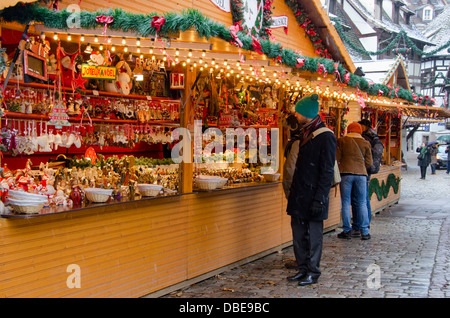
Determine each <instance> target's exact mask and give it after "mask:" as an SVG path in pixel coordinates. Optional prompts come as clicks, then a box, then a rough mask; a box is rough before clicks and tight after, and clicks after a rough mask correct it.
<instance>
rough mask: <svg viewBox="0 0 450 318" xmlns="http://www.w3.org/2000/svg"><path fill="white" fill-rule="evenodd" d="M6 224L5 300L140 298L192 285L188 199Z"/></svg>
mask: <svg viewBox="0 0 450 318" xmlns="http://www.w3.org/2000/svg"><path fill="white" fill-rule="evenodd" d="M0 222H1V223H0V224H1V231H0V244H1V246H2V248H1V251H0V273H1V275H0V297H136V296H140V295H143V294H145V293H146V292H147V291H149V290H152V289H155V288H156V289H159V288H162V287H165V286H169V285H171V284H174V283H176V282H178V281H180V280H183V279H185V277H186V270H187V263H186V251H187V242H186V239H185V235H186V228H187V223H186V222H187V206H185V205H183V204H181V200H180V198H175V199H161V200H156V201H151V202H147V203H146V204H145V203H141V204H125V205H116V206H111V207H108V208H94V209H90V210H85V211H78V212H72V213H65V214H59V215H53V216H45V217H38V218H32V219H22V220H8V219H0ZM70 264H76V265H78V266H80V270H81V288H79V289H77V288H74V289H70V288H68V287H67V284H66V280H67V278H68V277H69V275H70V273H67V272H66V271H67V267H68V266H69V265H70Z"/></svg>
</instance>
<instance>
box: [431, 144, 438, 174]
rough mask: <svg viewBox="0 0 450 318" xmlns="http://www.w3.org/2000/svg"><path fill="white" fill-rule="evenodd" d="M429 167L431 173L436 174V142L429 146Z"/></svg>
mask: <svg viewBox="0 0 450 318" xmlns="http://www.w3.org/2000/svg"><path fill="white" fill-rule="evenodd" d="M429 148H430V158H431V160H430V167H431V174H436V166H437V157H436V155H437V153H438V148H437V144H433V145H431V146H430V147H429Z"/></svg>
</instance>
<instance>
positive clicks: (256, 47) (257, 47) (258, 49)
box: [252, 35, 264, 55]
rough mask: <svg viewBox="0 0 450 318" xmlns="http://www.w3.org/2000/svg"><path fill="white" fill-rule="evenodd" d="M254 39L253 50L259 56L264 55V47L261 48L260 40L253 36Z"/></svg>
mask: <svg viewBox="0 0 450 318" xmlns="http://www.w3.org/2000/svg"><path fill="white" fill-rule="evenodd" d="M252 39H253V42H252V47H253V50H254V51H255V52H257V53H258V54H261V55H263V54H264V53H263V52H261V50H262V47H261V43H259V40H258V39H257V38H255V37H254V36H253V35H252Z"/></svg>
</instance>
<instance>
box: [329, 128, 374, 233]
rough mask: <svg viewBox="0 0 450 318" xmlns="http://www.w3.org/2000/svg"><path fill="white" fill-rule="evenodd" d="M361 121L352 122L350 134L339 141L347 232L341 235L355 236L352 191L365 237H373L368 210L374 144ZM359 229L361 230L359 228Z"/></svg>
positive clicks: (338, 150) (345, 227) (339, 160)
mask: <svg viewBox="0 0 450 318" xmlns="http://www.w3.org/2000/svg"><path fill="white" fill-rule="evenodd" d="M361 134H362V128H361V125H360V124H358V123H356V122H355V123H351V124H350V125H348V128H347V135H345V136H344V137H342V138H339V139H338V140H337V150H336V160H337V162H338V164H339V171H340V172H341V184H340V190H341V210H342V223H343V231H342V232H341V233H339V234H338V238H343V239H350V238H351V230H352V227H351V224H350V223H351V204H352V201H351V199H352V192H353V193H354V195H355V199H356V200H355V201H354V204H355V208H356V211H357V215H358V218H359V226H360V231H361V239H363V240H369V239H370V234H369V214H368V211H367V201H366V200H367V193H366V192H367V169H368V168H369V167H370V166H372V163H373V160H372V150H371V147H370V143H369V142H368V141H367V140H365V139H364V138H363V137H362V136H361ZM355 230H357V229H355Z"/></svg>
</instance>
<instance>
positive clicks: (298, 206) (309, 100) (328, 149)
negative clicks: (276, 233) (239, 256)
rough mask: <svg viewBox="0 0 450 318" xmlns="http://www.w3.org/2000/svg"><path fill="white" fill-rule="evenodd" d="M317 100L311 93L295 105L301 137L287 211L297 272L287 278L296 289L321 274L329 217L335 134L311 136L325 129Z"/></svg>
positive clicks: (315, 280)
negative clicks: (321, 261)
mask: <svg viewBox="0 0 450 318" xmlns="http://www.w3.org/2000/svg"><path fill="white" fill-rule="evenodd" d="M318 99H319V96H318V95H317V94H312V95H311V96H307V97H303V98H302V99H301V100H300V101H299V102H298V103H297V104H296V105H295V115H296V117H297V120H298V122H299V124H300V126H301V127H302V135H301V140H300V144H299V150H298V157H297V160H296V163H295V169H294V175H293V177H292V184H291V186H290V188H289V197H288V204H287V208H286V211H287V213H288V214H289V215H290V216H291V227H292V236H293V245H294V254H295V258H296V261H297V264H298V270H299V271H298V273H297V274H295V275H294V276H289V277H288V278H287V279H288V280H289V281H298V285H299V286H306V285H311V284H315V283H317V281H318V279H319V276H320V275H321V272H320V259H321V257H322V245H323V221H324V220H326V219H327V218H328V207H329V194H330V189H331V183H332V181H333V176H334V163H335V161H336V137H335V136H334V134H333V133H332V132H325V133H321V134H319V135H317V136H315V137H313V136H314V132H315V131H316V130H318V129H319V128H323V127H325V123H324V122H323V121H322V119H321V118H320V115H318V113H319V102H318ZM291 151H292V150H291Z"/></svg>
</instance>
